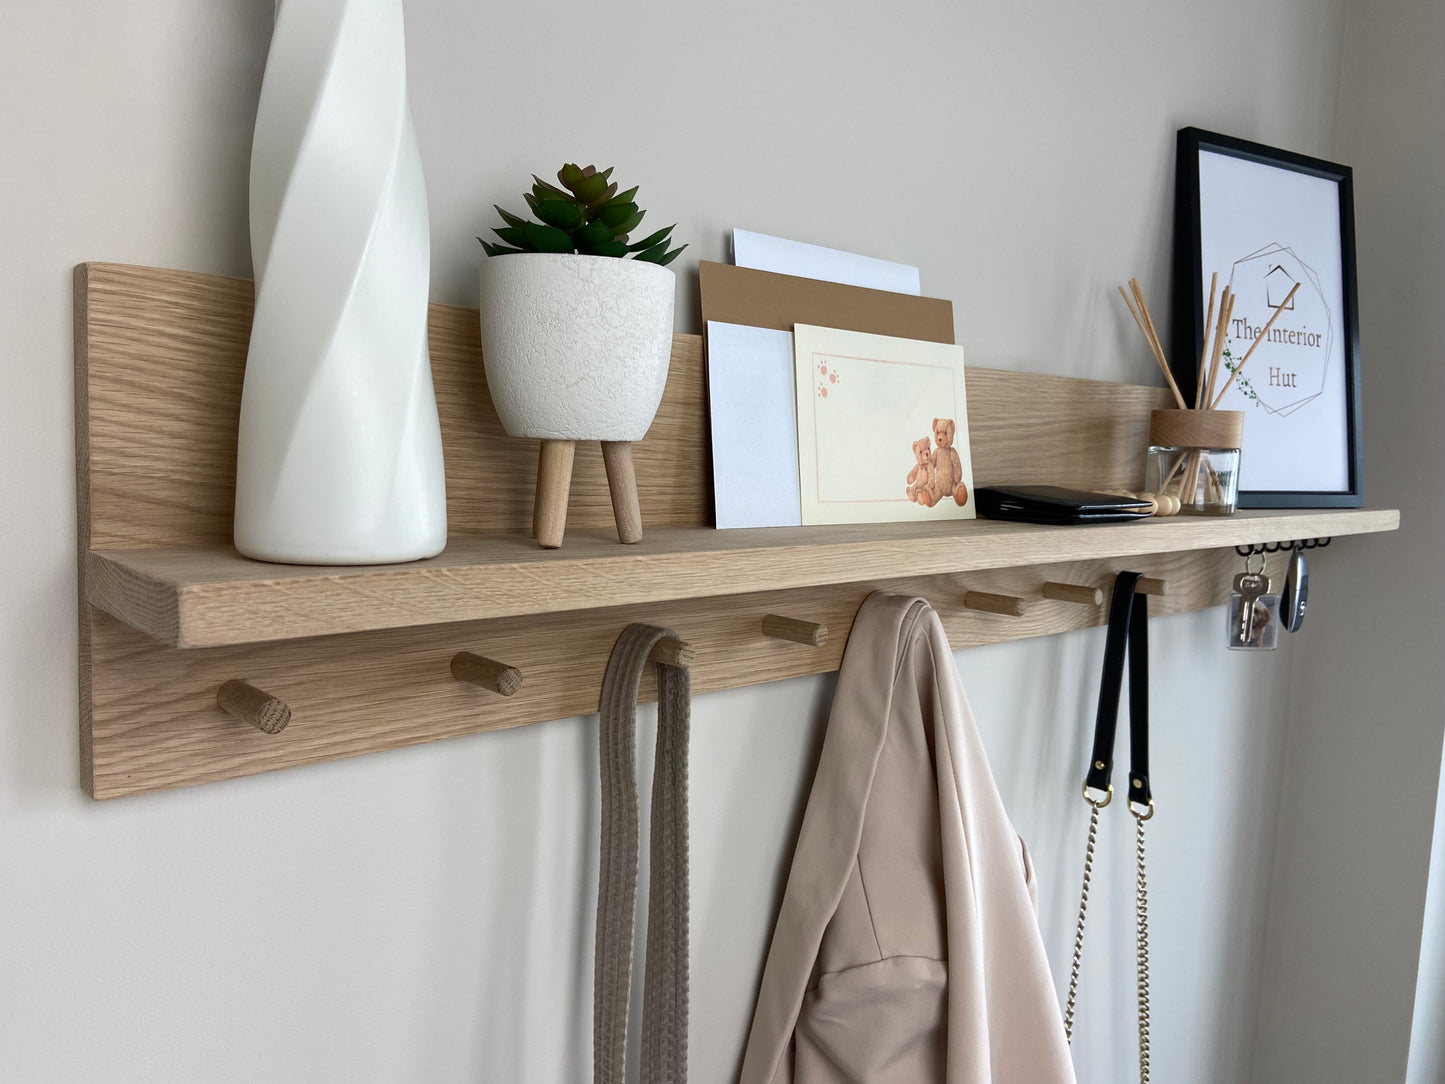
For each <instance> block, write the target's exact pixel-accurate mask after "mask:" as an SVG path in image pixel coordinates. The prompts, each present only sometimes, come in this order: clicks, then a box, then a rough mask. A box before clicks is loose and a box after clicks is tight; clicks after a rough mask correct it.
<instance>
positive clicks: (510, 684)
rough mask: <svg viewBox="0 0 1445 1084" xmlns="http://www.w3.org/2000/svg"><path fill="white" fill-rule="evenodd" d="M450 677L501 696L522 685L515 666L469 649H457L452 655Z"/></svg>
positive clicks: (520, 673) (511, 692)
mask: <svg viewBox="0 0 1445 1084" xmlns="http://www.w3.org/2000/svg"><path fill="white" fill-rule="evenodd" d="M452 677H454V678H456V679H457V680H458V681H465V682H467V683H468V684H469V685H479V686H481V687H482V688H483V689H490V690H491V691H492V692H494V693H497V694H499V695H501V696H511V695H512V694H513V693H515V692H516V691H517V690H518V689H520V688H521V687H522V671H520V670H518V669H517V668H516V667H515V666H508V665H507V664H506V663H502V662H497V660H496V659H488V658H484V657H483V656H481V655H473V654H472V653H471V652H470V651H458V652H457V653H456V654H455V655H453V656H452Z"/></svg>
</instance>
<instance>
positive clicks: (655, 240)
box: [627, 226, 676, 252]
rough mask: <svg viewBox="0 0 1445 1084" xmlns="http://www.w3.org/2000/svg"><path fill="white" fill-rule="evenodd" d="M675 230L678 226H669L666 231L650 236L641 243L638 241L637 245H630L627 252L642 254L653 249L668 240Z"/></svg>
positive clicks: (659, 231)
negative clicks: (643, 251)
mask: <svg viewBox="0 0 1445 1084" xmlns="http://www.w3.org/2000/svg"><path fill="white" fill-rule="evenodd" d="M674 229H676V226H668V227H667V228H666V229H664V230H658V231H657V232H656V233H653V234H649V235H648V236H647V237H645V238H643V239H642V240H641V241H638V242H637V243H636V244H632V245H628V246H627V250H628V251H629V252H641V251H642V250H643V249H647V248H651V247H652V246H653V245H656V244H660V243H661V242H663V241H666V240H667V236H668V234H670V233H672V231H673V230H674Z"/></svg>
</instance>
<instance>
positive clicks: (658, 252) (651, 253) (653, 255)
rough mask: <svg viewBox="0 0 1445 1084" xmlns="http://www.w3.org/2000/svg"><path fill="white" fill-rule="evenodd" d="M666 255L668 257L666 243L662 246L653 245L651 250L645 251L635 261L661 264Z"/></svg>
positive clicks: (646, 249)
mask: <svg viewBox="0 0 1445 1084" xmlns="http://www.w3.org/2000/svg"><path fill="white" fill-rule="evenodd" d="M665 255H667V242H666V241H664V242H662V244H660V245H653V246H652V247H651V248H645V249H643V250H642V251H641V252H639V253H638V254H637V255H636V256H634V257H633V259H636V260H641V261H642V262H643V263H659V262H661V260H662V258H663V257H664V256H665Z"/></svg>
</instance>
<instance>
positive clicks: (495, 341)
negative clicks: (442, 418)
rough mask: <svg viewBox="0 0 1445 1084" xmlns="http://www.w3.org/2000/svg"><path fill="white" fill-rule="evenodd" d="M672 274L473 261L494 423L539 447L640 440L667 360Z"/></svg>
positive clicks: (552, 258) (551, 259)
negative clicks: (478, 269) (478, 267)
mask: <svg viewBox="0 0 1445 1084" xmlns="http://www.w3.org/2000/svg"><path fill="white" fill-rule="evenodd" d="M675 282H676V277H675V276H674V274H673V272H672V270H671V269H669V268H666V267H659V266H658V265H657V264H653V263H645V262H641V261H638V260H619V259H613V258H610V257H605V256H581V255H577V254H565V253H564V254H552V253H543V252H523V253H516V254H513V255H507V256H492V257H489V258H487V259H485V260H483V261H482V276H481V325H482V363H483V365H484V366H485V367H486V371H487V387H488V389H489V390H490V391H491V395H492V403H493V404H494V405H495V406H496V408H497V416H498V417H499V418H501V421H502V425H503V426H504V427H505V428H506V430H507V432H508V433H510V434H511V435H512V436H514V437H538V438H541V439H542V440H547V441H578V440H600V441H608V442H632V441H639V440H641V439H642V438H643V436H644V435H646V433H647V429H648V427H649V426H650V425H651V424H652V418H653V415H655V414H656V413H657V405H658V403H660V402H661V401H662V390H663V387H664V385H666V383H667V363H668V359H669V358H670V357H671V355H672V315H673V293H674V287H675Z"/></svg>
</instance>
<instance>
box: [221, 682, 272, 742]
mask: <svg viewBox="0 0 1445 1084" xmlns="http://www.w3.org/2000/svg"><path fill="white" fill-rule="evenodd" d="M216 707H218V708H220V709H221V710H222V711H224V712H226V713H227V714H229V715H232V716H234V717H235V718H237V719H239V720H241V722H243V723H248V724H250V725H251V726H254V727H255V728H256V729H257V730H259V731H261V733H263V734H279V733H281V731H283V730H285V729H286V724H287V723H289V722H290V721H291V708H290V707H289V706H288V705H287V704H286V702H285V701H284V700H277V699H276V698H275V697H274V696H272V695H271V694H270V693H267V692H262V691H261V690H260V689H258V688H256V686H254V685H247V684H246V683H245V682H244V681H227V682H224V683H223V684H222V685H221V687H220V688H219V689H217V690H216Z"/></svg>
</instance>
